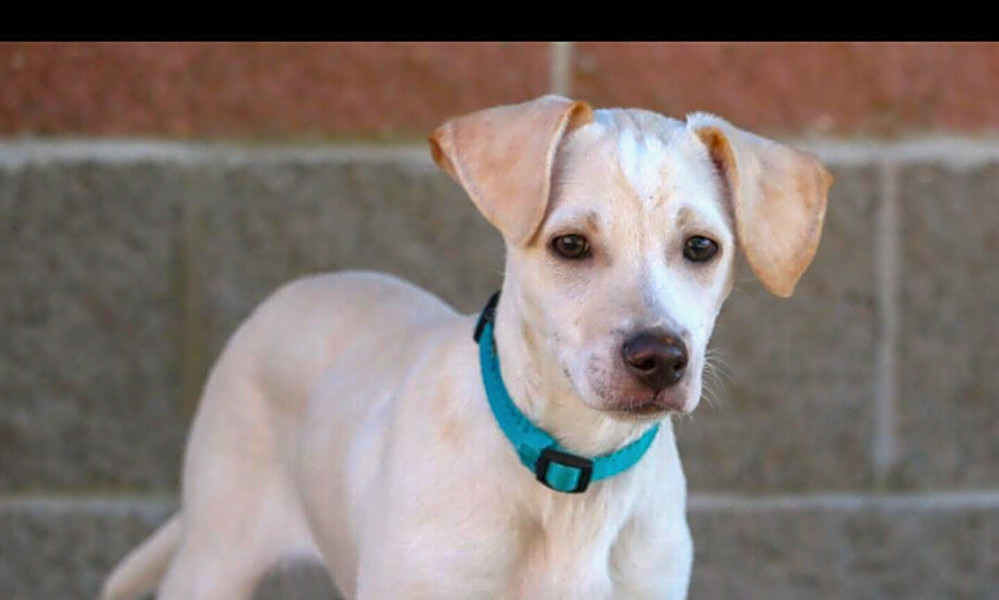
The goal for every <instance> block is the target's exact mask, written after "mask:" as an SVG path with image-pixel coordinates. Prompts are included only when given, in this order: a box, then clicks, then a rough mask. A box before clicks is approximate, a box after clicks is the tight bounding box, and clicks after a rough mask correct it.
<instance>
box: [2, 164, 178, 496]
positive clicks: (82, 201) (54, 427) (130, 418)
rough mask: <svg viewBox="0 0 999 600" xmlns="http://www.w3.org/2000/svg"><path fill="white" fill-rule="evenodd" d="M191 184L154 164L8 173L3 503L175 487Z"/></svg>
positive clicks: (5, 176) (29, 169) (50, 166)
mask: <svg viewBox="0 0 999 600" xmlns="http://www.w3.org/2000/svg"><path fill="white" fill-rule="evenodd" d="M188 183H189V182H187V181H186V180H185V178H184V174H183V173H179V172H177V171H176V170H174V169H170V168H163V167H159V166H153V165H145V164H133V165H107V164H105V165H101V164H97V163H88V162H78V163H60V162H58V161H55V162H51V163H37V164H32V165H28V166H25V167H24V168H22V169H13V168H11V169H3V170H0V187H2V193H0V265H2V271H3V273H4V276H3V277H0V324H2V328H3V337H4V343H3V344H2V345H0V398H2V399H3V401H2V402H0V491H10V490H30V489H42V488H57V489H69V488H83V489H88V490H92V489H95V488H124V487H134V488H143V489H168V488H173V487H174V486H175V485H176V481H177V475H178V468H179V463H180V460H179V459H180V446H181V440H182V439H183V436H184V433H183V432H184V423H183V420H182V418H181V417H180V415H179V412H178V411H177V409H176V400H177V395H178V389H177V383H176V382H177V377H178V368H179V360H180V356H179V350H180V338H179V336H180V330H181V312H180V307H181V302H180V292H179V289H180V285H181V282H180V280H179V273H178V269H177V265H178V255H179V246H180V223H181V218H182V211H183V201H184V199H185V197H187V196H188V195H189V194H190V193H191V189H192V188H191V186H190V185H189V184H188Z"/></svg>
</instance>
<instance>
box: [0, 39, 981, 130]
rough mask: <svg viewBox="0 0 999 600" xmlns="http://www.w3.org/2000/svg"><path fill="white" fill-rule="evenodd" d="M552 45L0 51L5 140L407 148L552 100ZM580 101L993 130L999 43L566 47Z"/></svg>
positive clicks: (779, 120) (803, 125) (816, 122)
mask: <svg viewBox="0 0 999 600" xmlns="http://www.w3.org/2000/svg"><path fill="white" fill-rule="evenodd" d="M553 56H554V54H553V52H552V47H551V44H549V43H2V44H0V136H17V135H23V134H27V135H37V136H116V137H120V136H139V137H169V138H179V139H187V138H271V139H273V138H289V139H296V140H300V139H331V138H333V139H366V140H411V139H418V138H422V137H423V136H424V135H426V133H427V132H429V131H430V130H431V129H432V128H433V127H435V126H436V125H437V124H438V123H439V122H440V121H441V120H442V119H443V118H445V117H447V116H449V115H452V114H457V113H461V112H466V111H469V110H473V109H475V108H479V107H482V106H487V105H491V104H497V103H503V102H514V101H519V100H522V99H526V98H529V97H532V96H535V95H538V94H542V93H546V92H548V91H552V83H551V82H552V80H553V78H552V70H553V69H554V68H556V67H557V66H558V65H554V64H553ZM568 56H569V58H568V60H569V61H570V63H569V65H568V66H569V67H570V70H569V88H570V93H571V94H572V95H573V96H576V97H579V98H583V99H587V100H589V101H591V102H592V103H593V104H594V105H597V106H610V105H632V106H642V107H646V108H651V109H654V110H657V111H660V112H664V113H666V114H670V115H674V116H681V115H683V114H684V113H686V112H689V111H693V110H709V111H713V112H717V113H719V114H721V115H723V116H726V117H727V118H729V119H731V120H732V121H734V122H736V123H737V124H739V125H742V126H744V127H747V128H750V129H755V130H760V131H763V132H767V133H771V134H776V135H780V134H800V133H812V132H814V133H820V134H825V135H834V136H856V135H863V136H878V137H897V136H902V135H912V134H917V135H918V134H939V133H947V134H957V135H979V134H988V133H995V132H996V131H997V130H999V102H996V101H995V98H996V97H997V96H999V94H997V92H999V44H995V43H731V42H729V43H573V44H572V46H571V51H570V53H569V54H568Z"/></svg>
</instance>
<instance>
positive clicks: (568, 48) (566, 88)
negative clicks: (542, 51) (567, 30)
mask: <svg viewBox="0 0 999 600" xmlns="http://www.w3.org/2000/svg"><path fill="white" fill-rule="evenodd" d="M550 48H551V56H550V60H551V81H550V82H549V87H550V90H551V93H553V94H559V95H560V96H565V97H567V98H568V97H572V49H573V48H572V42H551V46H550Z"/></svg>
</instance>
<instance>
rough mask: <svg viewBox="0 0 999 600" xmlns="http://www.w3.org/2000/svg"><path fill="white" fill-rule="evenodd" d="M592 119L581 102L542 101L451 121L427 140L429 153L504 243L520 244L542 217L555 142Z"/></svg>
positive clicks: (557, 98)
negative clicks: (504, 240)
mask: <svg viewBox="0 0 999 600" xmlns="http://www.w3.org/2000/svg"><path fill="white" fill-rule="evenodd" d="M592 120H593V109H592V108H590V105H588V104H586V103H585V102H573V101H572V100H569V99H567V98H562V97H560V96H554V95H548V96H542V97H541V98H538V99H536V100H531V101H528V102H523V103H521V104H511V105H507V106H499V107H496V108H489V109H486V110H481V111H479V112H474V113H471V114H469V115H465V116H463V117H456V118H454V119H450V120H448V121H447V122H446V123H444V124H443V125H441V126H440V127H439V128H437V130H436V131H434V133H433V134H432V135H431V136H430V151H431V153H432V154H433V157H434V162H436V163H437V164H438V165H439V166H440V167H441V168H442V169H444V170H445V171H447V172H448V173H450V174H451V176H452V177H454V178H455V179H456V180H457V181H458V183H460V184H461V185H462V187H464V188H465V191H466V192H468V195H469V196H470V197H471V199H472V202H474V203H475V206H476V207H478V209H479V211H480V212H481V213H482V214H483V216H485V218H486V220H488V221H489V222H490V223H492V224H493V226H495V227H496V228H497V229H499V230H500V233H502V234H503V237H504V238H505V239H506V240H507V243H509V244H512V245H521V244H524V243H526V242H528V241H529V240H530V239H531V238H532V237H533V236H534V233H535V232H536V231H537V229H538V227H539V226H540V225H541V220H542V219H543V218H544V215H545V210H546V208H547V206H548V196H549V193H550V191H551V176H552V167H553V163H554V161H555V154H556V150H557V149H558V144H559V142H560V141H561V140H562V138H563V137H564V136H565V134H566V133H567V132H569V131H571V130H572V129H574V128H576V127H578V126H580V125H584V124H586V123H589V122H590V121H592Z"/></svg>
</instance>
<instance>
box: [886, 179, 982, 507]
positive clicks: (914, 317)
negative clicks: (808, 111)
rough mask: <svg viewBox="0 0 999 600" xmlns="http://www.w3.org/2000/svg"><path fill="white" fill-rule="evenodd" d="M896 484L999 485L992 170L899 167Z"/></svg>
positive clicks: (936, 485) (944, 486)
mask: <svg viewBox="0 0 999 600" xmlns="http://www.w3.org/2000/svg"><path fill="white" fill-rule="evenodd" d="M899 176H900V178H901V181H900V184H899V189H900V192H901V194H900V195H901V199H900V213H901V221H902V222H901V230H902V234H903V236H904V238H903V247H902V250H903V252H902V257H901V258H902V265H901V281H900V310H901V315H900V318H899V334H898V336H899V339H898V348H897V350H898V383H897V387H898V393H899V426H900V434H901V450H902V452H901V454H902V456H901V464H900V466H899V470H898V483H899V484H900V485H903V486H912V487H917V488H946V487H970V488H976V487H994V486H996V485H997V484H999V408H997V403H996V401H997V399H999V268H997V261H996V256H997V255H999V194H997V192H996V190H999V166H996V165H994V164H990V165H987V166H981V167H977V168H973V169H961V170H956V169H951V168H946V167H943V166H934V165H922V166H913V167H911V168H907V169H902V170H901V172H900V175H899Z"/></svg>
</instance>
